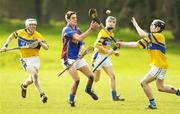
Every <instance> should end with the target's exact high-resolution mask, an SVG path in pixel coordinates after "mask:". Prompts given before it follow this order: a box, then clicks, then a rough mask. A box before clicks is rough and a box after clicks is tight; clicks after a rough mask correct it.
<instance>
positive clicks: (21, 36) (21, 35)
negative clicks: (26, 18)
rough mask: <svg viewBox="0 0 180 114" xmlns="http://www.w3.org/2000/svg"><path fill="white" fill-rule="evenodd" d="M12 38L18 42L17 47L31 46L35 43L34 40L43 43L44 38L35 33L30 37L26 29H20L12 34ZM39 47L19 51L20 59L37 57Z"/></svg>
mask: <svg viewBox="0 0 180 114" xmlns="http://www.w3.org/2000/svg"><path fill="white" fill-rule="evenodd" d="M13 35H14V37H15V38H16V39H17V41H18V47H22V46H26V45H29V44H32V43H33V42H35V41H36V39H40V40H43V41H44V37H43V36H42V35H41V34H40V33H38V32H37V31H35V32H34V33H33V34H32V35H29V34H28V33H27V31H26V29H20V30H17V31H16V32H14V33H13ZM40 47H41V46H40V45H38V46H37V47H36V48H33V49H20V53H21V57H22V58H28V57H32V56H38V55H39V50H40Z"/></svg>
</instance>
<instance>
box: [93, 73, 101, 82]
mask: <svg viewBox="0 0 180 114" xmlns="http://www.w3.org/2000/svg"><path fill="white" fill-rule="evenodd" d="M100 75H101V70H96V71H95V72H94V81H95V82H98V81H99V79H100Z"/></svg>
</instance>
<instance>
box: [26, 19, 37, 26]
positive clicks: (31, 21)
mask: <svg viewBox="0 0 180 114" xmlns="http://www.w3.org/2000/svg"><path fill="white" fill-rule="evenodd" d="M30 24H35V25H37V21H36V19H33V18H29V19H26V21H25V26H26V27H27V26H29V25H30Z"/></svg>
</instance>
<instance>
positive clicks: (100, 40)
mask: <svg viewBox="0 0 180 114" xmlns="http://www.w3.org/2000/svg"><path fill="white" fill-rule="evenodd" d="M103 37H105V35H104V34H103V31H102V30H101V31H100V32H99V34H98V37H97V40H96V42H95V46H96V45H99V46H102V45H103V42H104V39H103Z"/></svg>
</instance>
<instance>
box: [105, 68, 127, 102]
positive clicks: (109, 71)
mask: <svg viewBox="0 0 180 114" xmlns="http://www.w3.org/2000/svg"><path fill="white" fill-rule="evenodd" d="M103 69H104V71H105V72H106V73H107V75H108V76H109V78H110V86H111V90H112V92H111V94H112V100H114V101H124V100H125V99H123V98H119V97H120V96H117V92H116V78H115V74H114V72H113V69H112V66H109V67H103Z"/></svg>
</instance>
